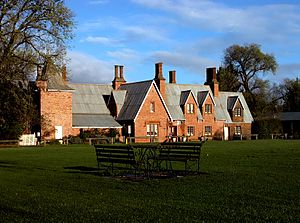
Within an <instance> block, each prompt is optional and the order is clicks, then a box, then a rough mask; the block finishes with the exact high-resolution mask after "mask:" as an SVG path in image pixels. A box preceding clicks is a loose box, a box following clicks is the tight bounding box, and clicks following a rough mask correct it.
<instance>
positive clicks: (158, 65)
mask: <svg viewBox="0 0 300 223" xmlns="http://www.w3.org/2000/svg"><path fill="white" fill-rule="evenodd" d="M162 65H163V63H162V62H159V63H156V64H155V79H164V77H163V70H162Z"/></svg>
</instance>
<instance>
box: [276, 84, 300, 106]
mask: <svg viewBox="0 0 300 223" xmlns="http://www.w3.org/2000/svg"><path fill="white" fill-rule="evenodd" d="M280 88H281V89H282V94H283V100H284V103H283V110H284V111H287V112H299V111H300V81H299V79H298V78H297V79H296V80H289V79H286V80H284V83H283V84H282V85H281V86H280Z"/></svg>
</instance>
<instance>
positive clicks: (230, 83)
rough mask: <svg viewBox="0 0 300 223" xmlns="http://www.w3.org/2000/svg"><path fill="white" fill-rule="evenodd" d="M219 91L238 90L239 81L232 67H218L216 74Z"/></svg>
mask: <svg viewBox="0 0 300 223" xmlns="http://www.w3.org/2000/svg"><path fill="white" fill-rule="evenodd" d="M217 79H218V82H219V88H220V90H221V91H239V90H240V87H241V83H240V82H239V79H238V76H237V75H236V74H234V71H233V69H232V67H225V68H223V67H220V68H219V71H218V75H217Z"/></svg>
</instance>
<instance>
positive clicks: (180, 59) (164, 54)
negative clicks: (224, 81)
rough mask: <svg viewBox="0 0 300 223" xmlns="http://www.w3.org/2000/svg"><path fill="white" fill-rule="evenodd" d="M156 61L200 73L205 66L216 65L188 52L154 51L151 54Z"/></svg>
mask: <svg viewBox="0 0 300 223" xmlns="http://www.w3.org/2000/svg"><path fill="white" fill-rule="evenodd" d="M151 58H153V59H154V60H156V61H163V62H164V63H166V64H169V65H171V66H173V67H175V68H176V67H180V68H183V69H186V70H189V71H192V72H194V73H198V74H201V73H203V71H204V70H205V68H206V67H210V66H216V64H215V62H214V61H212V60H210V59H207V58H205V57H201V56H197V55H190V54H189V53H188V52H169V51H156V52H153V53H152V55H151Z"/></svg>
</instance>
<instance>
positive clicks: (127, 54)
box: [107, 48, 141, 63]
mask: <svg viewBox="0 0 300 223" xmlns="http://www.w3.org/2000/svg"><path fill="white" fill-rule="evenodd" d="M107 55H108V56H110V57H113V58H114V59H115V60H117V61H122V63H125V62H131V63H132V62H137V61H138V60H139V59H140V58H141V55H140V54H139V52H137V51H135V50H132V49H128V48H124V49H120V50H116V51H108V52H107Z"/></svg>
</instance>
